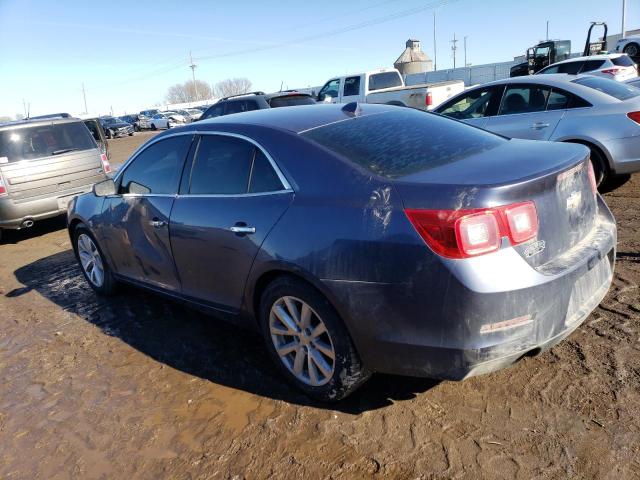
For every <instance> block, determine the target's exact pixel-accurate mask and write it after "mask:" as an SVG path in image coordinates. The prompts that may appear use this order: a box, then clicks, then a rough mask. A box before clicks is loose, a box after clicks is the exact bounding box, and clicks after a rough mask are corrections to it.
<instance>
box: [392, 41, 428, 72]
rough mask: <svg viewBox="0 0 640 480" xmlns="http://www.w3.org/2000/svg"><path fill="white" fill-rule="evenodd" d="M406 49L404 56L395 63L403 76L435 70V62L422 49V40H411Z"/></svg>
mask: <svg viewBox="0 0 640 480" xmlns="http://www.w3.org/2000/svg"><path fill="white" fill-rule="evenodd" d="M406 47H407V48H405V49H404V52H402V55H400V56H399V57H398V59H397V60H396V61H395V62H394V63H393V66H394V67H396V68H397V69H398V70H399V71H400V73H401V74H402V75H409V74H411V73H421V72H430V71H432V70H433V61H432V60H431V59H430V58H429V57H428V56H427V54H426V53H424V52H423V51H422V49H421V48H420V40H415V39H409V40H407V43H406Z"/></svg>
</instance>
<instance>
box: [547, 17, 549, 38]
mask: <svg viewBox="0 0 640 480" xmlns="http://www.w3.org/2000/svg"><path fill="white" fill-rule="evenodd" d="M547 40H549V20H547Z"/></svg>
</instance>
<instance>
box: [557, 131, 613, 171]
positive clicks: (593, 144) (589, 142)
mask: <svg viewBox="0 0 640 480" xmlns="http://www.w3.org/2000/svg"><path fill="white" fill-rule="evenodd" d="M555 141H556V142H564V143H578V144H580V145H584V146H585V147H587V148H593V149H594V150H596V151H597V152H598V153H599V154H600V155H602V158H604V160H605V161H606V163H607V165H606V166H607V167H608V168H609V172H612V173H613V172H615V168H614V167H613V159H612V158H611V154H610V153H609V151H608V150H607V149H606V148H605V147H604V145H602V144H601V143H600V142H598V141H597V140H594V139H593V138H585V137H575V136H572V137H566V138H558V139H556V140H555Z"/></svg>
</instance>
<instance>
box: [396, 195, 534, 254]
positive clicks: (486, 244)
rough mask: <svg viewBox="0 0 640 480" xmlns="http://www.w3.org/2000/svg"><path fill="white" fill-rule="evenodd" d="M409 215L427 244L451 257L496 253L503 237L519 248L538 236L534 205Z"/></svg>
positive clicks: (409, 212) (416, 211)
mask: <svg viewBox="0 0 640 480" xmlns="http://www.w3.org/2000/svg"><path fill="white" fill-rule="evenodd" d="M405 214H406V215H407V218H408V219H409V221H410V222H411V224H412V225H413V227H414V228H415V229H416V231H417V232H418V233H419V234H420V236H421V237H422V239H423V240H424V241H425V243H426V244H427V245H429V247H430V248H431V249H432V250H433V251H434V252H436V253H437V254H439V255H442V256H444V257H449V258H468V257H473V256H476V255H483V254H485V253H490V252H494V251H496V250H498V249H499V248H500V244H501V241H502V238H503V237H507V238H508V239H509V241H510V242H511V244H512V245H518V244H520V243H523V242H526V241H528V240H531V239H532V238H535V237H536V236H537V235H538V213H537V211H536V207H535V204H534V203H533V202H523V203H515V204H512V205H506V206H502V207H496V208H480V209H470V210H415V209H406V210H405Z"/></svg>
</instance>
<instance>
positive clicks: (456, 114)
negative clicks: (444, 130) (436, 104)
mask: <svg viewBox="0 0 640 480" xmlns="http://www.w3.org/2000/svg"><path fill="white" fill-rule="evenodd" d="M495 92H496V90H495V89H493V88H481V89H478V90H474V91H472V92H469V93H468V94H467V95H464V96H463V97H462V98H460V99H459V100H456V101H454V103H450V104H448V105H445V106H444V108H443V109H442V110H440V109H438V113H440V114H442V115H446V116H447V117H451V118H457V119H459V120H467V119H470V118H480V117H484V116H485V115H486V114H488V111H487V108H488V106H489V102H490V101H491V98H492V97H493V96H494V95H495Z"/></svg>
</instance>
